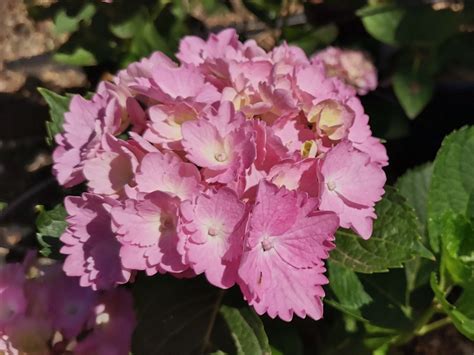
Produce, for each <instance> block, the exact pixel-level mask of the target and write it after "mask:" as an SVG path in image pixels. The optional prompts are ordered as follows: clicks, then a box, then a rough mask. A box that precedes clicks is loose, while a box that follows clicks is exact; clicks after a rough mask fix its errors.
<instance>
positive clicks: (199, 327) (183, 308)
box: [132, 275, 222, 355]
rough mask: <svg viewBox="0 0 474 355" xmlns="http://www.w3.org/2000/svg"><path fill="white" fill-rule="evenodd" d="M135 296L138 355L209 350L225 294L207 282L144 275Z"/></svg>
mask: <svg viewBox="0 0 474 355" xmlns="http://www.w3.org/2000/svg"><path fill="white" fill-rule="evenodd" d="M133 294H134V299H135V307H136V312H137V322H138V323H137V327H136V328H135V332H134V336H133V341H132V343H133V345H132V351H133V353H134V354H147V355H154V354H191V353H203V352H204V351H206V350H207V349H208V347H209V337H210V334H211V330H212V327H213V325H214V321H215V317H216V315H217V313H218V310H219V307H220V303H221V298H222V290H219V289H217V288H215V287H212V286H211V285H210V284H209V283H208V282H206V281H205V280H204V279H203V278H194V279H176V278H174V277H172V276H169V275H159V276H156V277H148V276H145V275H140V276H139V277H138V279H137V281H136V282H135V284H134V287H133Z"/></svg>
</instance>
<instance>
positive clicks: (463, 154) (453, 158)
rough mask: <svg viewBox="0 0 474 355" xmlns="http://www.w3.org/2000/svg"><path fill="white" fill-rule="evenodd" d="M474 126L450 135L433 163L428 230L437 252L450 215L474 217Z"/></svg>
mask: <svg viewBox="0 0 474 355" xmlns="http://www.w3.org/2000/svg"><path fill="white" fill-rule="evenodd" d="M473 200H474V127H472V126H471V127H464V128H462V129H460V130H459V131H455V132H453V133H451V134H450V135H448V136H447V137H446V138H445V139H444V140H443V143H442V144H441V148H440V150H439V151H438V154H437V155H436V159H435V161H434V163H433V176H432V178H431V186H430V191H429V194H428V228H429V235H430V243H431V245H432V248H433V250H435V251H438V250H439V237H440V233H441V231H442V229H443V217H444V216H445V215H446V213H447V212H450V213H454V214H460V215H464V216H467V217H471V216H472V213H473V210H474V206H473V204H472V201H473Z"/></svg>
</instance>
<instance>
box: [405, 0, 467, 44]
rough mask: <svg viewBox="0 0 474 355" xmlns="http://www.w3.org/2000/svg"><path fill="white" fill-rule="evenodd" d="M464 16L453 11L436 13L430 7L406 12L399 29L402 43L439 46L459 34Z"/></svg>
mask: <svg viewBox="0 0 474 355" xmlns="http://www.w3.org/2000/svg"><path fill="white" fill-rule="evenodd" d="M461 18H462V15H461V14H460V13H459V12H458V13H456V12H454V11H451V10H438V11H435V10H433V8H432V7H431V6H429V5H427V6H421V7H417V8H412V9H410V10H409V11H406V13H405V15H404V16H403V19H402V20H401V21H400V24H399V26H398V29H397V33H396V38H397V40H398V41H399V42H400V43H404V44H410V45H412V44H413V45H417V46H423V45H425V46H429V45H437V44H440V43H441V42H443V41H445V40H446V39H448V38H449V37H451V36H452V35H454V34H456V33H457V32H458V28H459V25H460V23H461Z"/></svg>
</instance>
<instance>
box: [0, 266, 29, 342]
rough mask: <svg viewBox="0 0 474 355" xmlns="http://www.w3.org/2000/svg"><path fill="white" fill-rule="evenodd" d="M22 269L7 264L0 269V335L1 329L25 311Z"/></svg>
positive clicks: (21, 267)
mask: <svg viewBox="0 0 474 355" xmlns="http://www.w3.org/2000/svg"><path fill="white" fill-rule="evenodd" d="M24 272H25V270H24V267H23V266H22V265H20V264H8V265H4V266H3V267H1V268H0V300H1V302H0V333H1V329H2V327H4V326H5V325H6V324H8V323H10V322H13V321H15V319H17V318H18V317H20V316H22V315H23V314H24V312H25V311H26V306H27V304H26V298H25V292H24V283H25V277H24Z"/></svg>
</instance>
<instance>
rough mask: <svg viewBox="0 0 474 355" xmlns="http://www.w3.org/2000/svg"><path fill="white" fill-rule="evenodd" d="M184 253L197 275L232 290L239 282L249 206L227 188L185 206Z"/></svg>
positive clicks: (206, 194)
mask: <svg viewBox="0 0 474 355" xmlns="http://www.w3.org/2000/svg"><path fill="white" fill-rule="evenodd" d="M180 211H181V214H180V215H181V218H180V221H181V222H180V228H179V237H180V248H179V249H180V252H181V253H182V255H183V259H184V260H185V262H186V263H187V264H189V265H190V267H191V268H192V269H193V270H194V272H195V273H196V274H201V273H203V272H204V273H205V274H206V277H207V279H208V280H209V282H210V283H212V284H213V285H216V286H218V287H222V288H228V287H231V286H232V285H233V284H234V283H235V280H236V276H237V268H238V266H239V261H240V254H241V252H242V241H243V234H244V228H245V223H244V222H245V220H244V217H245V215H246V213H245V204H244V203H243V202H241V201H239V198H238V197H237V195H236V193H235V192H234V191H232V190H231V189H228V188H226V187H223V188H221V189H219V190H217V191H212V190H210V191H207V192H206V193H201V194H198V195H197V196H195V197H194V198H193V199H191V200H187V201H185V202H184V203H183V204H182V205H181V209H180Z"/></svg>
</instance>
